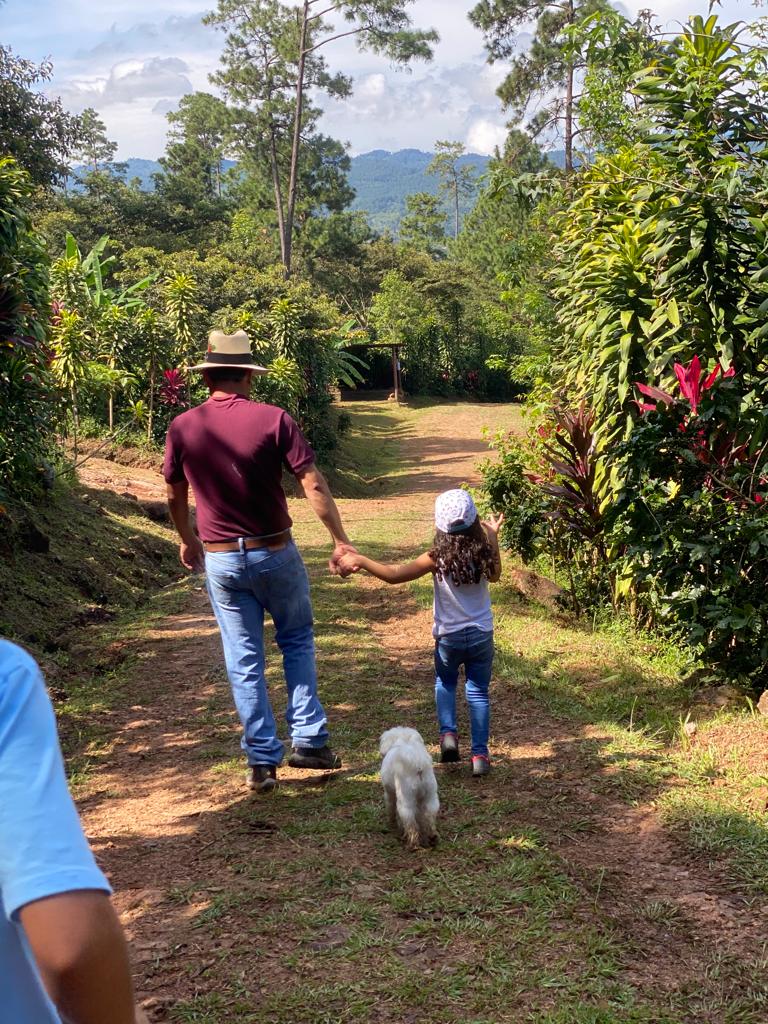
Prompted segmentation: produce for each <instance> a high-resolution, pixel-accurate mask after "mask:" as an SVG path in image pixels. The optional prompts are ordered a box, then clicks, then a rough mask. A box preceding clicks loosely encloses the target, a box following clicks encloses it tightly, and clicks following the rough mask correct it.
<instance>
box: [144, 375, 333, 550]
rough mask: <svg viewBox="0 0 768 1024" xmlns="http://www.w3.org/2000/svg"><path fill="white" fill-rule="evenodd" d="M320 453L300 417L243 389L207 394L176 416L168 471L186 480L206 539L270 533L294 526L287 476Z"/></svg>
mask: <svg viewBox="0 0 768 1024" xmlns="http://www.w3.org/2000/svg"><path fill="white" fill-rule="evenodd" d="M314 461H315V453H314V452H313V451H312V448H311V447H310V446H309V444H308V442H307V441H306V439H305V438H304V436H303V434H302V433H301V431H300V430H299V428H298V426H297V424H296V422H295V421H294V420H293V419H291V417H290V416H289V415H288V413H287V412H285V410H283V409H278V408H276V407H275V406H274V405H262V404H261V403H260V402H252V401H251V400H250V398H246V397H245V396H244V395H227V396H226V397H225V398H209V399H208V401H207V402H204V403H203V404H202V405H198V406H197V407H196V408H194V409H189V410H188V411H187V412H184V413H182V414H181V416H177V417H176V419H175V420H174V421H173V423H171V426H170V428H169V430H168V436H167V438H166V442H165V463H164V465H163V476H164V477H165V479H166V482H167V483H169V484H178V483H181V482H182V480H188V481H189V483H190V484H191V486H192V490H193V492H194V495H195V503H196V506H197V529H198V532H199V534H200V539H201V540H204V541H208V542H209V543H212V542H216V541H228V540H232V539H233V538H236V537H269V536H271V535H274V534H276V533H281V532H282V531H283V530H287V529H288V528H289V527H290V526H291V517H290V516H289V514H288V503H287V502H286V500H285V493H284V492H283V488H282V484H281V478H282V474H283V467H285V468H286V469H288V470H289V471H290V472H291V473H294V474H295V473H300V472H301V471H302V470H304V469H306V468H307V467H308V466H311V465H312V463H313V462H314Z"/></svg>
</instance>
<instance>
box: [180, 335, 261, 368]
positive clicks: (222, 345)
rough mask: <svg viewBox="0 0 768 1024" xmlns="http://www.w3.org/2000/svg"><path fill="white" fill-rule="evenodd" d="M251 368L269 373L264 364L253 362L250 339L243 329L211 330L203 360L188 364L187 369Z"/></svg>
mask: <svg viewBox="0 0 768 1024" xmlns="http://www.w3.org/2000/svg"><path fill="white" fill-rule="evenodd" d="M225 366H226V367H229V368H230V369H231V370H253V372H254V373H269V371H268V370H267V369H266V368H265V367H264V366H259V365H258V364H257V363H255V362H254V359H253V355H252V353H251V339H250V338H249V337H248V335H247V334H246V333H245V331H235V333H234V334H225V333H224V332H223V331H211V333H210V334H209V335H208V351H207V352H206V354H205V362H203V363H198V364H197V366H189V367H187V369H189V370H221V369H222V368H223V367H225Z"/></svg>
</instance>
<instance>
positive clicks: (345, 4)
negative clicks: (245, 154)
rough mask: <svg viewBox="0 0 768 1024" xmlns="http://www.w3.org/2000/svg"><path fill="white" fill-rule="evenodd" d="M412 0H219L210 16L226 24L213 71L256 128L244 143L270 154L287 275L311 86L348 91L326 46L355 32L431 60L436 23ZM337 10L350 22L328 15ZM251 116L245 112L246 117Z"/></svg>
mask: <svg viewBox="0 0 768 1024" xmlns="http://www.w3.org/2000/svg"><path fill="white" fill-rule="evenodd" d="M412 2H413V0H338V2H336V3H333V2H332V0H302V2H301V3H300V4H298V5H294V4H288V3H283V2H281V0H218V6H217V9H216V10H215V11H213V12H212V13H211V14H209V15H207V16H206V18H205V19H204V21H205V22H206V24H209V25H216V26H218V27H220V28H222V29H224V30H225V31H226V32H227V37H226V43H225V48H224V54H223V57H222V64H223V67H222V70H221V71H220V72H219V73H218V74H216V75H215V76H214V81H215V82H217V83H218V84H219V85H221V86H222V87H223V88H224V90H225V91H226V93H227V95H228V96H229V98H230V100H231V101H232V102H233V103H235V104H237V105H239V106H241V107H242V108H244V110H245V111H246V113H247V115H248V118H249V119H250V125H251V133H250V137H249V138H248V139H247V140H246V139H243V140H241V141H242V145H243V146H244V147H246V148H247V149H249V150H250V152H251V153H252V154H253V153H256V152H258V153H260V155H261V156H262V158H266V160H267V161H268V164H269V167H270V170H271V177H272V188H273V192H274V203H275V211H276V213H277V220H278V227H279V231H280V246H281V253H282V259H283V265H284V267H285V272H286V275H290V273H291V266H292V250H293V232H294V226H295V221H296V211H297V202H298V197H299V190H300V183H301V177H302V168H301V163H302V153H303V151H304V147H305V144H306V141H307V139H309V138H311V137H312V134H313V132H314V130H315V128H316V125H317V122H318V119H319V116H320V111H319V110H318V109H317V108H316V107H315V106H313V104H312V103H311V102H309V100H308V98H307V93H308V92H309V91H310V90H311V91H322V92H325V93H327V94H330V95H333V96H336V97H340V98H344V97H347V96H349V95H350V92H351V88H352V85H351V81H350V80H349V79H348V78H347V77H346V76H344V75H332V74H331V73H330V72H329V71H328V67H327V64H326V61H325V59H324V57H323V56H322V54H321V53H320V51H321V50H322V49H323V48H325V47H327V46H329V45H330V44H331V43H333V42H335V41H336V40H338V39H342V38H344V37H349V36H354V37H356V39H357V43H358V46H359V47H360V48H361V49H369V50H372V51H374V52H375V53H381V54H384V55H386V56H388V57H389V58H390V59H391V60H393V61H394V62H395V63H398V64H403V65H406V64H408V63H410V62H411V61H412V60H414V59H424V60H428V59H430V58H431V56H432V50H431V45H430V44H431V43H433V42H435V41H436V40H437V33H435V32H434V31H418V30H415V29H413V28H412V27H411V20H410V18H409V16H408V14H407V12H406V8H407V7H408V6H409V5H410V4H411V3H412ZM328 14H335V15H336V16H338V17H339V18H341V19H342V20H343V22H345V23H346V25H347V26H348V27H347V28H343V27H342V26H338V27H337V26H335V25H334V24H332V23H330V22H328V21H324V20H323V18H324V17H325V15H328ZM243 120H245V119H243Z"/></svg>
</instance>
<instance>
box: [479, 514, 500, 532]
mask: <svg viewBox="0 0 768 1024" xmlns="http://www.w3.org/2000/svg"><path fill="white" fill-rule="evenodd" d="M503 525H504V513H503V512H501V513H500V514H499V515H497V516H489V517H488V518H487V519H484V520H483V526H484V527H485V528H486V530H488V532H489V533H492V534H493V535H494V537H498V535H499V530H500V529H501V528H502V526H503Z"/></svg>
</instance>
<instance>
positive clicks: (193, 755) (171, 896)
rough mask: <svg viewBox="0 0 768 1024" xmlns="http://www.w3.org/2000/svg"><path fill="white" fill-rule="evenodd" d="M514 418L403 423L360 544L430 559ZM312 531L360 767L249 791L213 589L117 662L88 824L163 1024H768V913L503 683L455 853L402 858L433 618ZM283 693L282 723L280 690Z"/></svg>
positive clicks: (445, 828)
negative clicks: (399, 816) (400, 787)
mask: <svg viewBox="0 0 768 1024" xmlns="http://www.w3.org/2000/svg"><path fill="white" fill-rule="evenodd" d="M374 413H375V410H374ZM381 415H383V416H392V415H394V414H393V413H392V412H391V411H390V410H386V409H385V410H383V412H382V413H381ZM515 421H516V417H515V414H514V413H512V414H511V413H510V410H509V407H503V406H500V407H493V406H468V405H457V406H440V407H433V408H431V409H429V408H426V409H419V410H416V411H414V412H413V413H407V414H405V416H404V419H403V420H401V426H402V425H403V424H404V425H405V429H403V430H402V431H401V437H400V440H399V448H400V453H401V469H400V471H399V475H398V477H397V479H396V480H395V481H394V482H393V484H392V487H391V491H392V493H391V494H390V495H389V496H388V497H383V498H363V499H356V500H346V501H342V502H341V506H342V511H343V514H344V516H345V519H346V520H347V521H348V522H349V524H350V532H352V534H353V536H354V537H355V539H357V540H358V542H360V541H362V540H363V539H364V538H365V539H367V540H368V541H369V542H370V543H372V544H374V545H375V546H376V547H377V548H378V549H379V550H388V551H389V552H391V553H392V554H393V555H396V554H398V553H403V554H405V553H411V552H412V551H414V549H415V550H417V551H418V550H419V546H420V545H421V543H423V542H424V541H425V540H426V539H427V538H428V534H429V523H430V519H431V507H432V502H433V498H434V494H435V493H436V492H438V491H439V490H441V489H443V488H444V487H446V486H451V485H456V484H458V483H460V482H463V481H471V480H473V479H474V478H475V477H474V473H475V470H474V466H475V464H476V463H477V461H478V458H480V457H481V456H482V455H483V453H484V452H485V451H486V447H487V446H486V443H485V441H484V439H483V437H482V436H481V431H482V428H483V427H484V426H490V427H492V428H496V427H498V426H504V427H510V426H512V425H513V424H514V422H515ZM89 466H90V469H89V470H88V471H87V475H88V477H89V482H93V483H94V485H96V484H98V486H102V487H103V486H109V487H112V488H114V489H116V490H121V491H122V490H127V491H129V492H135V490H136V489H137V488H139V489H140V490H141V495H140V496H141V498H142V499H145V498H146V499H152V498H155V497H158V496H161V495H162V485H161V482H160V481H159V479H158V478H157V477H156V476H154V475H153V474H152V472H151V471H147V470H144V471H141V472H140V473H137V472H136V471H132V470H130V469H128V468H123V467H117V466H115V465H114V464H112V463H101V462H99V461H98V460H94V461H93V462H92V463H90V464H89ZM292 512H293V514H294V516H295V519H296V523H297V526H296V532H297V535H298V540H299V543H300V545H301V547H302V548H303V550H304V552H305V556H306V557H307V560H308V563H309V565H310V571H311V574H312V577H313V593H314V596H315V603H316V609H317V614H318V647H319V662H320V668H321V675H322V677H323V680H324V688H323V696H324V700H325V702H326V706H327V707H328V709H329V713H330V716H331V719H332V726H333V730H334V741H335V744H336V745H337V746H338V748H339V749H340V750H341V751H342V753H343V754H344V757H345V770H344V771H343V772H341V773H338V774H336V775H334V776H328V777H320V778H318V777H317V775H314V776H313V775H312V774H311V773H301V772H297V771H292V770H290V769H285V770H281V780H282V785H281V788H280V790H279V791H278V794H277V796H276V797H275V798H274V799H271V800H254V799H252V798H250V797H249V796H248V795H247V794H246V793H245V792H244V790H243V785H242V765H241V763H240V759H239V757H238V747H237V735H238V730H237V728H236V723H235V721H234V715H233V713H232V710H231V707H230V701H229V695H228V690H227V684H226V680H225V677H224V672H223V665H222V660H221V653H220V647H219V643H218V637H217V634H216V629H215V626H214V623H213V620H212V618H211V615H210V612H209V609H208V606H207V602H206V600H205V598H204V595H203V592H202V590H201V589H199V583H198V584H195V583H192V584H191V585H190V587H189V588H188V590H187V592H186V593H185V596H184V597H183V602H182V604H183V607H182V608H181V609H180V610H178V609H177V610H176V611H174V612H173V613H171V614H168V615H166V616H165V617H162V618H159V619H155V620H154V621H153V622H152V623H151V625H150V626H149V627H148V628H146V629H143V630H141V631H139V632H136V633H134V634H133V635H129V636H126V637H124V638H123V639H122V640H120V641H119V642H118V643H117V644H116V646H115V657H116V660H117V661H120V662H121V663H123V664H124V665H125V666H128V667H126V668H125V670H124V679H125V681H124V683H123V686H122V690H121V697H120V699H119V700H118V701H116V704H115V706H114V707H113V709H112V710H111V712H109V716H108V722H107V725H108V728H109V731H110V733H111V736H112V739H111V741H110V742H109V743H108V744H107V745H105V746H103V747H102V749H101V751H100V752H95V753H94V755H93V757H94V768H93V770H92V773H91V776H90V778H89V781H88V783H87V786H86V788H85V790H84V795H83V799H82V801H81V808H82V810H83V813H84V819H85V823H86V827H87V830H88V833H89V835H90V837H91V839H92V841H93V844H94V848H95V850H96V852H97V855H98V857H99V860H100V862H101V864H102V865H103V866H104V867H105V869H106V870H107V871H108V872H109V874H110V876H111V878H112V881H113V884H114V886H115V888H116V891H117V897H116V898H117V903H118V907H119V909H120V912H121V914H122V917H123V920H124V922H125V923H126V925H127V927H128V929H129V932H130V935H131V938H132V942H133V950H134V960H135V966H136V974H137V979H138V986H139V992H140V997H141V999H142V1001H143V1002H144V1005H145V1006H146V1008H147V1009H148V1012H149V1013H150V1015H151V1017H152V1018H153V1019H155V1020H165V1019H171V1020H178V1021H197V1022H203V1024H225V1022H234V1021H238V1022H239V1021H243V1022H248V1021H256V1020H259V1021H267V1022H270V1024H284V1022H285V1024H287V1022H288V1021H294V1020H304V1021H307V1022H308V1024H323V1022H328V1024H341V1022H345V1021H363V1022H367V1024H373V1022H377V1024H378V1022H380V1021H381V1022H386V1021H392V1022H395V1021H398V1022H407V1021H410V1020H414V1021H415V1020H419V1021H428V1022H432V1021H435V1022H437V1021H441V1022H455V1024H459V1022H465V1021H466V1022H468V1021H473V1022H477V1024H498V1022H504V1021H510V1022H512V1021H537V1022H541V1024H561V1022H562V1024H566V1022H568V1024H570V1022H571V1021H583V1022H585V1024H586V1022H591V1024H620V1022H624V1021H626V1022H630V1021H648V1022H651V1021H659V1022H662V1021H666V1022H667V1024H676V1022H688V1021H691V1022H692V1021H694V1020H696V1021H697V1022H700V1021H705V1022H712V1024H715V1022H721V1021H723V1022H727V1021H733V1022H739V1024H750V1022H752V1021H755V1022H756V1021H758V1020H760V1019H762V1018H761V1017H760V1015H759V1011H758V1010H757V1009H756V1007H758V1005H764V1000H765V999H766V998H768V996H766V994H765V991H764V989H761V988H760V986H759V984H758V983H757V982H756V981H755V974H754V970H753V968H754V964H755V958H756V956H757V954H758V953H759V950H760V949H761V947H762V945H763V943H764V941H765V935H766V931H767V929H766V924H765V922H766V916H765V915H764V914H760V913H756V912H755V911H754V908H753V909H752V910H751V911H750V910H748V908H747V906H746V904H745V901H744V900H743V899H742V898H741V897H739V896H738V895H737V894H736V893H734V892H733V891H732V890H731V889H730V888H729V887H728V885H727V884H726V882H725V880H724V879H723V878H722V877H721V876H720V875H719V874H718V873H717V872H716V871H715V870H713V869H710V868H709V867H708V866H707V865H706V864H703V863H702V862H701V861H700V860H697V859H696V858H694V857H693V856H692V855H690V854H689V853H687V852H686V851H685V850H684V849H683V848H682V847H680V846H679V845H678V844H677V843H676V842H675V841H674V840H673V839H672V838H671V837H670V836H669V835H667V834H666V833H665V832H664V830H663V829H662V828H661V827H660V825H659V824H658V821H657V818H656V814H655V810H654V807H653V806H652V804H650V803H648V804H640V805H638V806H628V805H627V803H626V802H624V801H621V800H618V799H617V798H616V795H615V791H614V790H612V789H611V787H610V785H607V784H606V782H607V781H608V782H609V781H610V780H607V778H606V775H607V773H606V768H605V763H604V761H603V760H602V759H600V758H599V757H598V756H597V752H598V751H599V750H600V748H601V747H602V746H604V745H605V744H606V743H608V742H609V740H610V737H609V736H607V735H606V734H605V733H603V732H601V731H600V730H599V729H597V728H593V727H585V726H580V725H574V724H572V723H567V722H563V721H561V720H559V719H553V718H551V717H549V716H546V715H545V714H544V713H543V712H542V710H541V707H540V706H539V704H537V703H536V702H534V701H533V700H532V699H531V698H530V697H528V696H526V695H525V693H524V692H522V691H521V689H520V687H516V686H514V685H512V684H510V682H509V681H508V680H506V679H504V678H497V679H496V680H495V682H494V692H493V713H494V727H493V750H494V755H495V768H494V772H493V774H492V776H491V777H490V778H489V779H488V780H486V781H485V782H484V783H483V784H481V785H480V786H478V785H477V784H476V783H473V781H472V780H471V779H468V778H467V777H466V766H463V770H450V771H445V770H444V771H442V772H441V777H440V785H441V795H442V799H443V807H444V812H443V825H442V829H441V831H442V836H443V842H442V844H441V846H440V848H439V849H438V850H437V851H436V852H435V853H434V854H425V855H423V856H416V857H409V856H408V855H406V854H405V853H404V852H403V851H402V850H400V848H399V847H398V845H397V844H396V842H395V841H394V840H393V839H392V837H390V836H389V835H388V834H387V832H386V828H385V826H384V823H383V820H382V815H381V812H380V808H379V797H378V792H377V787H376V780H375V772H376V756H375V747H376V738H377V736H378V733H379V732H380V731H381V729H382V728H386V727H388V726H389V725H392V724H397V723H403V724H405V723H406V722H409V723H411V724H416V725H417V726H418V727H419V728H420V729H421V730H422V731H423V733H424V735H425V736H427V737H429V738H430V739H431V738H432V737H433V734H434V726H433V723H432V718H433V712H432V708H431V687H432V675H431V668H430V664H429V651H428V647H429V630H430V613H429V609H428V608H427V607H426V606H424V604H423V603H422V602H421V601H420V599H419V598H418V595H416V596H414V594H413V593H411V592H410V591H408V590H401V589H396V588H385V587H383V586H381V585H379V584H378V583H376V582H375V581H372V580H365V579H362V578H358V579H356V580H355V581H353V582H352V583H342V582H341V581H338V580H333V579H331V578H330V577H329V576H328V575H327V574H326V573H324V570H323V560H324V558H325V555H326V545H325V539H324V538H323V535H322V531H321V530H320V528H319V527H318V526H317V524H315V523H314V522H313V521H312V520H311V518H310V517H309V515H308V512H307V509H306V507H305V506H304V504H303V503H298V502H295V503H293V507H292ZM532 627H534V628H535V623H533V622H532ZM272 690H273V693H274V695H275V701H276V704H277V706H279V707H282V703H281V702H282V692H281V687H280V683H279V677H278V676H277V673H275V676H274V677H273V686H272ZM750 965H751V966H750ZM617 1007H618V1009H617ZM587 1011H588V1012H587ZM590 1014H591V1015H590Z"/></svg>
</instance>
